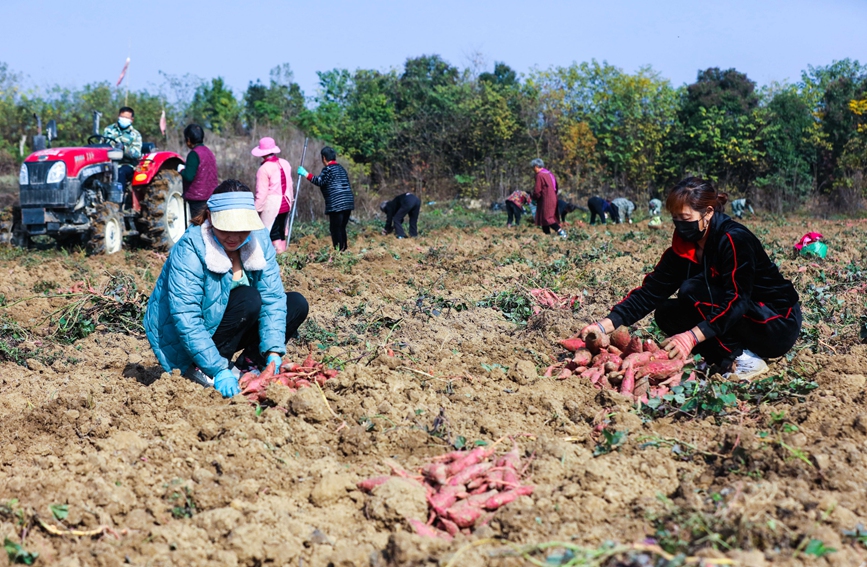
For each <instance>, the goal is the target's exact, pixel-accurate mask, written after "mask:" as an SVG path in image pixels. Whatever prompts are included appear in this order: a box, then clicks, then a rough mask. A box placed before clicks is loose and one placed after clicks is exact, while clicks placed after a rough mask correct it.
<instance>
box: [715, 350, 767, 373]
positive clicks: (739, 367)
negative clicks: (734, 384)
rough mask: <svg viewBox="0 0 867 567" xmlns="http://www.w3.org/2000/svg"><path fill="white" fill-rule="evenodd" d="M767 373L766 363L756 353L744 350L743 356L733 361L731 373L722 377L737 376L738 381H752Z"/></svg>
mask: <svg viewBox="0 0 867 567" xmlns="http://www.w3.org/2000/svg"><path fill="white" fill-rule="evenodd" d="M767 371H768V363H767V362H765V361H764V360H763V359H762V358H761V357H759V355H757V354H756V353H754V352H752V351H749V350H747V349H744V352H743V354H741V355H740V356H739V357H737V358H736V359H735V362H734V364H733V365H732V371H731V372H729V373H727V374H726V375H725V376H724V377H725V378H729V377H731V376H732V375H735V376H737V378H738V380H752V379H753V378H755V377H757V376H761V375H762V374H764V373H765V372H767Z"/></svg>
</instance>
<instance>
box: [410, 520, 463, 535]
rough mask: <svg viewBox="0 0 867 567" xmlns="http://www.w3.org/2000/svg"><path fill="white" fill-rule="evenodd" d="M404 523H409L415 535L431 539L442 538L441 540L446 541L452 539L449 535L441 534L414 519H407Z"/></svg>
mask: <svg viewBox="0 0 867 567" xmlns="http://www.w3.org/2000/svg"><path fill="white" fill-rule="evenodd" d="M406 521H407V522H409V525H410V526H412V529H413V530H415V533H417V534H418V535H420V536H423V537H433V538H443V539H448V540H451V539H452V536H451V535H449V534H447V533H443V532H441V531H439V530H438V529H436V528H434V527H432V526H429V525H427V524H425V523H424V522H422V521H420V520H416V519H415V518H407V519H406Z"/></svg>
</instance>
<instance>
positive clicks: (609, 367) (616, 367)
mask: <svg viewBox="0 0 867 567" xmlns="http://www.w3.org/2000/svg"><path fill="white" fill-rule="evenodd" d="M602 368H604V369H605V374H610V373H611V372H614V371H615V370H619V369H620V365H619V364H615V363H613V362H611V361H610V360H609V361H608V362H606V363H605V366H603V367H602Z"/></svg>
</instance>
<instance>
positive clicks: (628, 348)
mask: <svg viewBox="0 0 867 567" xmlns="http://www.w3.org/2000/svg"><path fill="white" fill-rule="evenodd" d="M560 345H561V346H563V347H564V348H566V349H567V350H569V351H571V352H574V353H575V355H574V356H573V358H572V359H571V360H569V361H566V362H565V363H563V362H561V363H558V364H553V365H551V366H549V367H548V369H547V370H546V372H545V376H555V375H556V376H557V378H559V379H560V380H565V379H567V378H569V377H571V376H580V377H582V378H587V379H589V380H590V382H591V383H592V384H593V386H594V387H595V388H598V389H607V390H616V391H618V392H620V393H621V394H623V395H624V396H626V397H628V398H630V399H632V400H634V401H641V402H646V401H647V400H648V399H649V398H655V397H661V396H664V395H665V394H667V393H668V392H669V390H670V388H672V387H674V386H677V385H678V384H680V381H681V377H682V376H683V368H684V364H687V363H688V362H689V361H683V360H669V358H668V353H667V352H665V351H664V350H662V349H661V348H660V346H659V345H658V344H656V341H654V340H653V339H646V340H644V341H642V340H641V339H640V338H639V337H631V336H630V335H629V329H627V328H626V327H620V328H618V329H617V330H616V331H614V332H613V333H611V335H610V336H609V335H605V334H602V333H589V334H588V335H587V337H586V338H585V339H584V340H582V339H580V338H577V337H573V338H571V339H564V340H562V341H560ZM555 373H556V374H555ZM694 378H695V376H694V375H693V374H690V376H689V378H687V379H688V380H692V379H694Z"/></svg>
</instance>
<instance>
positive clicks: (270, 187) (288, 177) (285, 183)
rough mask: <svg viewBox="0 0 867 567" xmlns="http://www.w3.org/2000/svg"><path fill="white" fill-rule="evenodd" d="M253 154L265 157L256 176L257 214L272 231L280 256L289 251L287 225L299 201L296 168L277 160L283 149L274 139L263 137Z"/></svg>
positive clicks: (275, 246) (272, 239)
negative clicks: (290, 214) (293, 184)
mask: <svg viewBox="0 0 867 567" xmlns="http://www.w3.org/2000/svg"><path fill="white" fill-rule="evenodd" d="M250 153H252V154H253V155H254V156H256V157H260V158H262V165H261V166H259V171H258V172H257V173H256V211H257V212H258V213H259V218H261V219H262V224H264V225H265V229H266V230H268V231H270V232H271V243H272V244H273V245H274V249H275V250H277V253H278V254H279V253H280V252H283V251H284V250H286V236H285V234H286V222H287V220H288V218H289V211H291V210H292V203H293V201H294V200H295V197H294V196H295V192H294V190H293V187H292V166H291V165H289V162H288V161H286V160H285V159H281V158H279V157H277V154H279V153H280V148H278V147H277V144H276V143H275V142H274V138H262V139H261V140H259V146H258V147H255V148H253V150H252V151H251V152H250Z"/></svg>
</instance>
